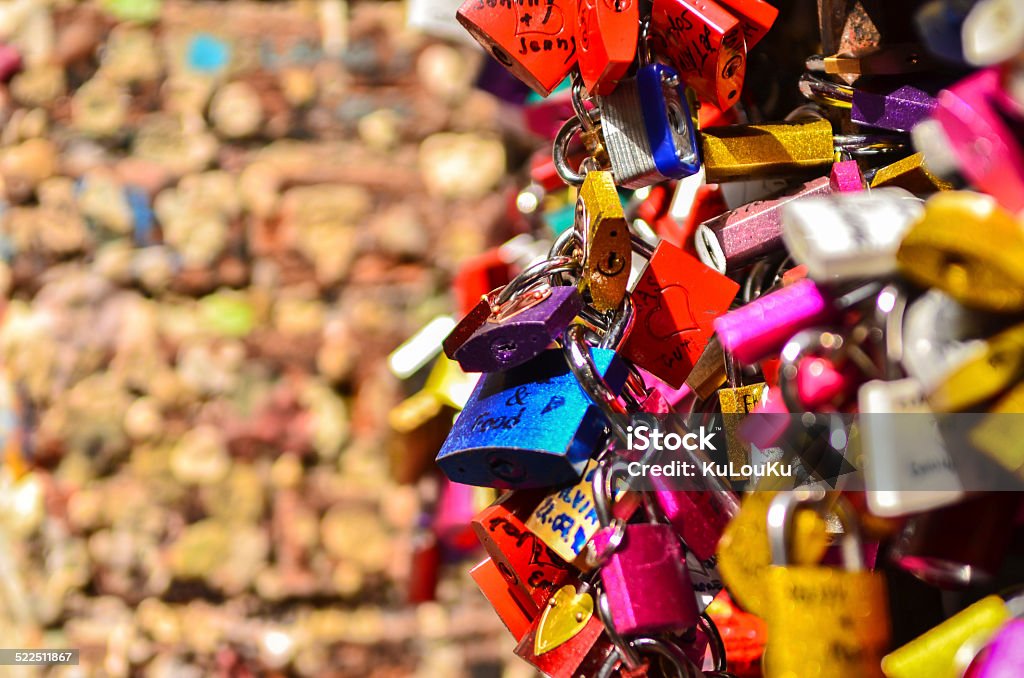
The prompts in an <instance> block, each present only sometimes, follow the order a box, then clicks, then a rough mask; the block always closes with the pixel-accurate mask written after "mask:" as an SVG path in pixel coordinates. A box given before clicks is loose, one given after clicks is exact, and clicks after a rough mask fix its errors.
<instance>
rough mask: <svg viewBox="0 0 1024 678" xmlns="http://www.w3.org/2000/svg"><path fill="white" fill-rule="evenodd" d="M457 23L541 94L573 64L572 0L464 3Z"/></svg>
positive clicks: (470, 0)
mask: <svg viewBox="0 0 1024 678" xmlns="http://www.w3.org/2000/svg"><path fill="white" fill-rule="evenodd" d="M456 18H458V20H459V23H461V24H462V25H463V26H464V27H465V29H466V30H467V31H469V32H470V34H471V35H472V36H473V37H474V38H475V39H476V41H477V42H479V43H480V44H481V45H483V47H484V49H486V50H487V51H488V52H490V53H491V55H493V56H494V58H495V59H497V60H498V61H499V62H500V63H501V64H502V65H504V66H505V67H506V68H508V69H509V70H510V71H512V74H513V75H515V76H516V77H517V78H519V79H520V80H522V81H523V82H524V83H526V84H527V85H529V86H530V88H531V89H533V90H534V91H536V92H537V93H538V94H541V95H542V96H547V95H549V94H551V92H552V91H553V90H554V89H555V87H557V86H558V84H559V83H561V82H562V81H563V80H565V78H566V76H567V75H569V71H571V70H572V68H573V66H575V65H576V57H577V54H578V45H577V40H576V0H543V2H542V1H541V0H521V1H520V2H510V1H509V0H466V2H465V3H463V5H462V7H460V8H459V11H458V13H457V14H456Z"/></svg>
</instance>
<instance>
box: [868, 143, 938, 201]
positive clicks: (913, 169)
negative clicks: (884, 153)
mask: <svg viewBox="0 0 1024 678" xmlns="http://www.w3.org/2000/svg"><path fill="white" fill-rule="evenodd" d="M885 186H898V187H899V188H903V189H906V190H908V191H910V192H911V193H916V194H921V193H935V192H936V191H952V190H953V184H951V183H949V182H948V181H946V180H944V179H942V178H940V177H938V176H936V175H935V174H933V173H932V172H931V170H929V169H928V167H927V166H926V165H925V164H924V153H915V154H914V155H910V156H907V157H906V158H903V159H902V160H897V161H896V162H894V163H892V164H891V165H886V166H885V167H882V168H879V170H878V171H877V172H875V178H874V179H872V180H871V188H883V187H885Z"/></svg>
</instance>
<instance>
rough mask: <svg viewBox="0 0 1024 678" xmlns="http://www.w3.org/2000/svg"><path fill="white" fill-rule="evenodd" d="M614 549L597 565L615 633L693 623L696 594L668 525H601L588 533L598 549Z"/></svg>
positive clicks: (668, 628)
mask: <svg viewBox="0 0 1024 678" xmlns="http://www.w3.org/2000/svg"><path fill="white" fill-rule="evenodd" d="M616 534H621V535H622V541H621V543H620V544H619V545H618V547H614V550H613V551H612V554H611V555H610V556H608V557H607V560H606V561H605V563H604V566H603V567H602V568H601V583H602V584H603V587H604V591H605V595H607V596H608V604H609V609H610V612H611V618H612V619H611V621H612V624H613V625H614V626H615V630H616V631H618V632H619V633H620V634H623V635H626V636H629V635H639V634H644V635H646V634H657V633H665V632H669V631H682V630H685V629H689V628H692V627H694V626H696V624H697V620H698V618H699V616H700V615H699V614H698V611H697V598H696V596H695V595H694V592H693V585H692V584H691V583H690V575H689V572H688V571H687V569H686V559H685V557H684V556H683V552H682V549H681V548H680V546H679V538H678V537H676V534H675V530H673V529H672V527H671V526H669V525H663V524H655V523H644V524H636V525H626V526H625V528H624V529H622V531H621V532H617V531H616V528H614V527H608V528H603V529H602V530H600V531H599V532H598V533H597V534H595V535H594V546H595V547H596V548H597V550H598V551H599V552H600V551H602V550H605V549H611V548H613V542H612V540H613V539H614V537H615V535H616Z"/></svg>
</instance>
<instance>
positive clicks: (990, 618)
mask: <svg viewBox="0 0 1024 678" xmlns="http://www.w3.org/2000/svg"><path fill="white" fill-rule="evenodd" d="M1021 611H1022V610H1021V604H1020V599H1019V598H1016V599H1012V600H1011V601H1005V600H1003V599H1002V598H1000V597H999V596H986V597H985V598H982V599H981V600H979V601H978V602H976V603H973V604H971V605H969V606H968V607H966V608H964V609H963V610H961V611H960V612H957V613H956V614H955V615H953V616H952V617H950V618H949V619H947V620H946V621H944V622H942V623H941V624H939V625H938V626H936V627H935V628H933V629H931V630H929V631H927V632H925V633H924V634H923V635H921V636H919V637H917V638H915V639H914V640H912V641H910V642H909V643H907V644H906V645H903V646H901V647H899V648H897V649H895V650H893V651H892V652H890V653H889V654H887V655H885V657H883V658H882V672H883V673H884V674H885V676H886V678H920V676H935V678H943V677H947V678H954V677H955V675H956V674H955V673H954V669H953V667H954V658H955V657H956V653H957V652H958V651H959V650H960V648H961V646H963V644H964V643H965V642H967V641H969V640H970V639H971V638H972V637H974V636H976V635H977V634H980V633H991V632H993V631H995V630H996V629H998V628H1000V627H1001V626H1003V625H1004V624H1006V622H1007V621H1008V620H1009V619H1010V618H1011V617H1013V616H1016V615H1019V614H1020V613H1021Z"/></svg>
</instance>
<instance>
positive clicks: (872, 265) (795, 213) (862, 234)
mask: <svg viewBox="0 0 1024 678" xmlns="http://www.w3.org/2000/svg"><path fill="white" fill-rule="evenodd" d="M923 213H924V207H923V205H922V203H921V201H920V200H918V199H917V198H915V197H914V196H913V195H911V194H910V193H908V192H907V191H904V190H902V189H898V188H887V189H878V190H873V191H871V193H870V194H869V193H865V192H862V193H849V194H838V195H832V196H828V197H824V198H809V199H807V200H799V201H794V202H792V203H790V204H787V205H786V206H785V208H783V210H782V219H781V221H782V229H781V231H782V239H783V240H784V241H785V243H786V249H787V250H788V251H789V253H790V255H791V256H792V257H793V260H794V261H796V263H798V264H803V265H805V266H807V274H808V276H809V277H810V278H811V279H812V280H816V281H821V282H838V281H846V280H856V279H863V278H870V277H883V276H889V275H892V274H893V273H895V272H896V269H897V262H896V251H897V250H898V249H899V246H900V242H901V241H902V239H903V236H904V235H905V234H906V233H907V231H909V230H910V227H911V225H912V224H913V223H914V222H915V221H917V219H918V218H920V216H921V215H922V214H923Z"/></svg>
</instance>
